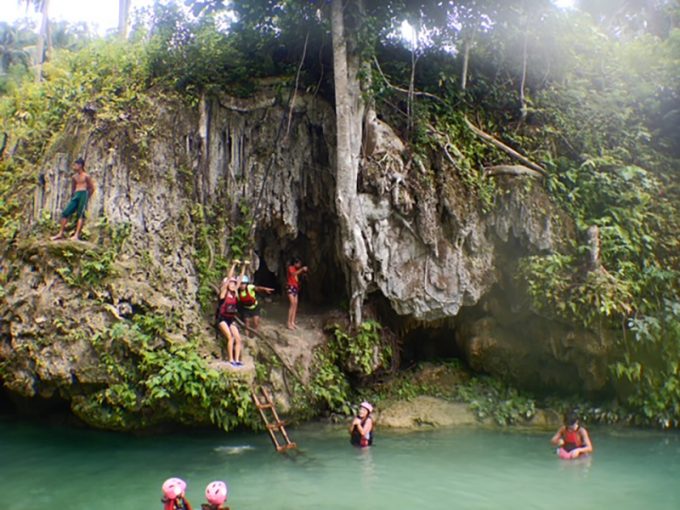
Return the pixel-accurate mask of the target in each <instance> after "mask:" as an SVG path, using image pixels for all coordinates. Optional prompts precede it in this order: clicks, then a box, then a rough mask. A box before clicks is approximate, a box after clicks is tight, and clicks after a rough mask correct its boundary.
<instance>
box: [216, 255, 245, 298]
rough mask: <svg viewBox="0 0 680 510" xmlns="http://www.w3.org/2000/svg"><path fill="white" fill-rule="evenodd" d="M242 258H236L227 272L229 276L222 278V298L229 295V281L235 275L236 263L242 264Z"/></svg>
mask: <svg viewBox="0 0 680 510" xmlns="http://www.w3.org/2000/svg"><path fill="white" fill-rule="evenodd" d="M240 262H241V261H240V260H234V261H233V262H232V264H231V267H230V268H229V272H228V273H227V277H226V278H225V279H224V280H222V283H221V284H220V299H224V297H225V296H226V295H227V283H229V280H230V279H231V278H233V277H234V271H236V264H240Z"/></svg>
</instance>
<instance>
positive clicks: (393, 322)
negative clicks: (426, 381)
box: [367, 292, 465, 369]
mask: <svg viewBox="0 0 680 510" xmlns="http://www.w3.org/2000/svg"><path fill="white" fill-rule="evenodd" d="M367 310H369V315H370V314H372V315H375V316H376V317H377V319H378V320H379V321H380V322H381V323H382V324H384V325H385V326H386V327H389V328H390V329H391V330H392V331H394V332H395V333H396V335H397V336H398V338H399V346H400V352H399V367H400V368H401V369H407V368H409V367H412V366H414V365H417V364H418V363H422V362H433V361H443V360H450V359H453V358H455V359H460V360H462V361H464V360H465V358H464V357H463V355H462V352H461V351H460V349H459V347H458V343H457V341H456V334H457V332H456V327H455V322H454V319H453V318H449V319H441V320H438V321H430V322H426V321H422V320H418V319H414V318H413V317H411V316H404V315H398V314H397V313H396V312H395V311H394V310H393V308H392V306H391V305H390V303H389V301H388V300H387V299H386V298H385V297H384V296H383V295H382V294H381V293H379V292H376V293H373V294H371V296H370V298H369V306H368V307H367Z"/></svg>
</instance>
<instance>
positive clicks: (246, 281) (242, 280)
mask: <svg viewBox="0 0 680 510" xmlns="http://www.w3.org/2000/svg"><path fill="white" fill-rule="evenodd" d="M241 283H250V278H248V276H247V275H246V276H244V277H243V278H241Z"/></svg>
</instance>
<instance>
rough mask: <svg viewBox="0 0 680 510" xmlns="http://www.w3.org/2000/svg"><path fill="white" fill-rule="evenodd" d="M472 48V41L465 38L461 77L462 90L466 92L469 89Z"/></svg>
mask: <svg viewBox="0 0 680 510" xmlns="http://www.w3.org/2000/svg"><path fill="white" fill-rule="evenodd" d="M470 46H472V41H470V39H469V38H467V37H466V38H465V46H464V48H463V72H462V74H461V76H460V89H461V90H465V88H466V87H467V79H468V64H469V63H470Z"/></svg>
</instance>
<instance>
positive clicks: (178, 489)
mask: <svg viewBox="0 0 680 510" xmlns="http://www.w3.org/2000/svg"><path fill="white" fill-rule="evenodd" d="M186 488H187V484H186V482H185V481H184V480H182V479H181V478H168V479H167V480H166V481H165V482H163V497H162V498H161V503H163V510H192V509H191V503H189V500H188V499H187V498H186V495H185V491H186Z"/></svg>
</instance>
